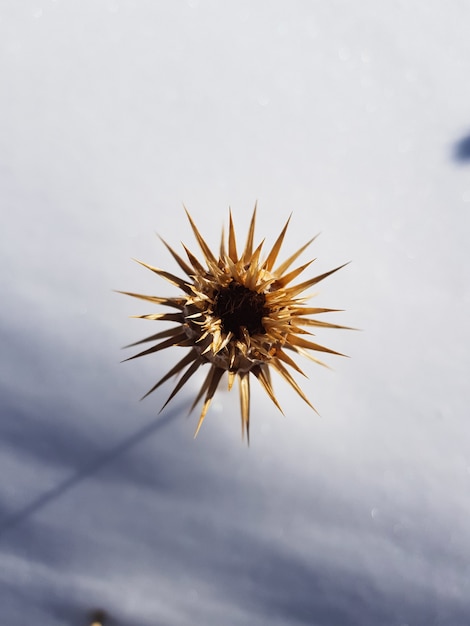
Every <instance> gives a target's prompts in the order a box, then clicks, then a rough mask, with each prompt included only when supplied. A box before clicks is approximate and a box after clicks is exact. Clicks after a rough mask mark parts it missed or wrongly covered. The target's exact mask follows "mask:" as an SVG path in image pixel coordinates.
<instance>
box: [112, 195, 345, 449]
mask: <svg viewBox="0 0 470 626" xmlns="http://www.w3.org/2000/svg"><path fill="white" fill-rule="evenodd" d="M185 210H186V209H185ZM186 214H187V216H188V219H189V222H190V224H191V227H192V230H193V232H194V235H195V237H196V239H197V242H198V244H199V247H200V248H201V251H202V255H203V262H201V261H199V260H198V259H197V258H196V256H195V255H194V254H193V253H192V252H190V251H189V250H188V248H187V247H186V246H185V245H184V244H182V245H183V248H184V250H185V253H186V256H187V259H188V261H185V260H183V259H182V258H181V257H180V256H179V255H178V254H177V253H176V252H175V251H174V250H173V249H172V248H171V247H170V246H169V245H168V244H167V243H166V242H165V241H163V243H164V244H165V246H166V247H167V249H168V250H169V252H170V253H171V255H172V256H173V258H174V259H175V260H176V262H177V263H178V265H179V267H180V268H181V269H182V271H183V272H184V273H185V274H186V276H185V277H184V278H179V277H178V276H175V275H174V274H171V273H169V272H166V271H164V270H162V269H159V268H157V267H153V266H151V265H147V263H143V262H141V261H138V263H140V264H141V265H143V266H144V267H147V268H148V269H149V270H151V271H152V272H154V273H155V274H157V275H158V276H161V277H163V278H165V279H166V280H167V281H169V282H170V283H172V284H173V285H176V286H177V287H178V288H179V289H181V291H182V295H181V296H180V297H174V298H164V297H158V296H147V295H143V294H138V293H132V292H128V291H124V292H120V293H124V294H126V295H129V296H133V297H135V298H140V299H142V300H147V301H148V302H152V303H154V304H160V305H164V306H167V307H170V308H172V309H176V313H174V312H173V313H151V314H149V315H138V316H136V317H138V318H141V319H148V320H158V321H168V322H174V323H175V324H176V326H173V327H171V328H169V329H167V330H163V331H162V332H159V333H157V334H154V335H151V336H150V337H146V338H145V339H142V340H141V341H138V342H137V343H134V344H131V345H132V346H135V345H138V344H142V343H146V342H154V341H156V342H157V343H156V344H155V345H153V346H152V347H151V348H148V349H147V350H144V351H143V352H139V353H138V354H136V355H135V356H132V357H130V359H127V360H131V359H135V358H137V357H140V356H144V355H146V354H154V353H157V352H159V351H161V350H164V349H166V348H170V347H173V346H180V347H184V348H189V352H188V353H187V354H186V355H185V356H184V357H183V358H182V359H181V360H180V361H179V362H178V363H177V364H176V365H175V366H174V367H173V368H171V369H170V371H169V372H167V373H166V374H165V376H163V378H161V379H160V380H159V381H158V382H157V383H156V384H155V385H154V386H153V387H152V388H151V389H150V390H149V391H148V392H147V393H146V394H145V396H144V398H145V397H146V396H148V395H149V394H150V393H152V391H155V389H157V388H158V387H159V386H160V385H161V384H162V383H164V382H166V381H167V380H168V379H169V378H171V377H172V376H175V375H176V374H179V373H180V372H183V370H184V373H183V374H182V376H181V378H180V379H179V381H178V383H177V384H176V386H175V388H174V389H173V391H172V392H171V394H170V396H169V398H168V399H167V401H166V402H165V404H164V405H163V407H162V410H163V408H164V407H165V406H166V405H167V404H168V402H169V401H170V400H171V399H172V398H173V397H174V396H175V395H176V394H177V393H178V391H179V390H180V389H181V388H182V387H183V385H185V383H187V381H188V380H189V379H190V378H191V376H192V375H193V374H194V373H195V372H196V371H197V370H198V369H199V367H200V366H203V365H209V371H208V373H207V376H206V378H205V380H204V382H203V383H202V386H201V388H200V390H199V393H198V395H197V397H196V399H195V401H194V403H193V405H192V409H193V408H194V406H195V405H196V404H197V403H198V402H199V401H200V400H201V398H203V397H204V404H203V407H202V411H201V414H200V417H199V422H198V424H197V428H196V432H195V436H196V435H197V434H198V432H199V429H200V428H201V425H202V422H203V421H204V418H205V416H206V413H207V410H208V408H209V406H210V403H211V401H212V398H213V397H214V394H215V392H216V390H217V387H218V385H219V382H220V380H221V378H222V376H223V374H224V373H225V372H227V375H228V388H229V390H230V389H231V388H232V385H233V382H234V380H235V378H238V384H239V390H240V405H241V419H242V436H243V434H244V433H245V432H246V434H247V438H249V425H250V375H253V376H254V377H255V378H257V379H258V381H259V382H260V383H261V386H262V387H263V388H264V390H265V391H266V392H267V394H268V396H269V397H270V398H271V400H272V401H273V402H274V404H275V405H276V406H277V407H278V408H279V410H281V412H282V409H281V407H280V406H279V402H278V400H277V398H276V395H275V393H274V391H273V388H272V385H271V375H270V371H271V368H272V369H274V370H276V371H277V372H278V373H279V374H280V375H281V376H282V377H283V378H284V379H285V380H286V381H287V382H288V383H289V384H290V385H291V387H293V388H294V389H295V391H296V392H297V393H298V394H299V395H300V397H301V398H302V399H303V400H305V402H306V403H307V404H308V405H309V406H310V407H311V408H312V409H314V410H315V408H314V407H313V406H312V404H311V403H310V402H309V400H308V399H307V397H306V396H305V394H304V393H303V391H302V390H301V389H300V387H299V385H298V384H297V382H296V381H295V380H294V378H293V376H292V374H291V372H290V371H289V368H291V369H293V370H295V371H297V372H299V373H300V374H303V372H302V370H301V369H300V367H299V366H298V365H297V363H296V362H295V361H294V360H293V359H292V356H291V355H292V354H294V355H295V354H296V353H297V354H300V355H302V356H307V357H309V358H310V359H312V360H313V361H315V362H317V363H319V364H320V365H324V363H322V362H321V361H320V360H318V359H317V358H315V357H314V356H312V354H311V353H310V352H309V351H313V352H329V353H331V354H340V353H339V352H335V351H334V350H330V349H329V348H326V347H325V346H322V345H320V344H318V343H315V342H313V341H311V340H310V339H309V338H307V337H306V336H312V334H313V333H311V332H309V331H308V330H306V328H308V327H310V328H312V327H321V328H348V327H346V326H339V325H337V324H330V323H329V322H324V321H320V320H319V319H317V318H316V317H312V316H317V315H320V314H322V313H329V312H333V311H337V310H338V309H326V308H318V307H308V306H306V302H307V301H308V300H309V299H310V297H311V296H309V295H304V296H302V295H300V294H302V293H303V292H305V290H306V289H309V288H310V287H312V286H313V285H316V284H317V283H319V282H320V281H321V280H323V279H324V278H326V277H327V276H329V275H330V274H333V273H334V272H336V271H338V270H339V269H341V268H342V267H344V265H341V266H339V267H336V268H335V269H333V270H331V271H329V272H325V273H324V274H320V275H318V276H315V277H314V278H310V279H308V280H305V281H303V282H300V283H297V284H294V285H292V282H293V281H295V279H296V278H297V277H298V276H299V275H300V274H301V273H302V272H303V271H304V270H305V269H306V268H307V267H308V266H309V265H310V264H311V263H312V261H309V262H308V263H305V264H304V265H301V266H300V267H297V268H296V269H294V270H291V271H287V270H288V269H289V268H290V267H291V265H292V264H293V263H294V261H295V260H296V259H297V258H298V257H299V256H300V254H301V253H302V252H303V251H304V250H305V249H306V248H307V247H308V246H309V245H310V244H311V243H312V241H313V239H315V237H314V238H313V239H311V240H310V241H308V242H307V243H306V244H305V245H304V246H302V247H301V248H299V249H298V250H297V251H296V252H295V253H294V254H293V255H292V256H290V257H289V258H288V259H287V260H286V261H284V262H283V263H281V264H280V265H277V266H275V263H276V260H277V257H278V254H279V251H280V248H281V245H282V243H283V241H284V237H285V234H286V231H287V227H288V224H289V220H290V217H289V219H288V220H287V222H286V224H285V226H284V228H283V229H282V231H281V233H280V235H279V237H278V238H277V240H276V241H275V243H274V245H273V246H272V248H271V250H270V251H269V253H268V254H267V255H266V256H262V247H263V241H262V242H261V243H260V244H259V245H258V246H257V247H256V248H255V247H254V232H255V219H256V205H255V209H254V211H253V216H252V218H251V223H250V228H249V230H248V237H247V240H246V244H245V246H244V248H243V251H242V252H241V253H239V252H238V251H237V243H236V237H235V229H234V226H233V221H232V214H231V212H230V215H229V232H228V237H227V241H226V240H225V235H224V232H223V231H222V239H221V243H220V251H219V254H218V256H216V255H215V254H214V253H213V252H211V250H210V249H209V247H208V245H207V244H206V242H205V240H204V238H203V237H202V235H201V234H200V232H199V230H198V229H197V227H196V225H195V224H194V222H193V220H192V218H191V216H190V215H189V213H188V211H186ZM128 347H130V346H128Z"/></svg>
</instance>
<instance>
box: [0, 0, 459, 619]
mask: <svg viewBox="0 0 470 626" xmlns="http://www.w3.org/2000/svg"><path fill="white" fill-rule="evenodd" d="M469 23H470V3H469V2H466V1H464V0H462V1H458V0H456V1H455V2H452V3H443V2H438V1H437V0H426V1H424V0H413V1H410V0H406V1H399V0H394V1H391V0H385V1H383V2H377V1H376V0H361V2H354V3H353V2H346V1H345V0H341V1H339V0H328V1H327V0H324V1H323V2H306V1H305V0H293V1H292V2H280V1H279V0H275V1H272V2H261V1H255V2H248V1H246V0H237V2H216V1H215V0H188V1H187V2H183V1H176V2H155V1H151V0H142V1H137V0H128V1H125V0H109V1H101V0H80V1H78V0H75V1H74V0H69V1H66V0H56V1H52V0H50V1H43V2H41V0H34V1H33V0H23V1H21V2H9V1H8V0H3V1H0V50H1V53H0V76H1V95H0V103H1V115H0V142H1V150H0V206H1V215H2V228H1V231H0V293H1V294H2V296H1V302H2V304H1V306H0V333H1V344H0V345H1V350H0V410H1V415H0V417H1V419H0V472H1V476H2V480H1V482H0V507H1V519H0V624H1V625H2V626H26V625H28V626H29V625H33V624H34V625H35V626H75V625H76V626H87V625H88V624H90V622H91V620H92V614H93V612H94V611H95V610H97V609H102V610H103V611H105V612H106V614H107V616H108V617H107V621H106V624H107V625H109V626H113V625H115V626H127V625H128V626H157V625H168V626H186V625H188V626H189V625H193V624H201V625H203V626H212V625H214V626H219V625H223V626H239V625H240V626H241V625H250V626H261V625H267V624H269V625H270V626H272V625H275V624H279V625H283V626H284V625H285V626H290V625H292V626H294V625H300V624H305V625H328V626H330V625H331V626H349V625H351V626H352V625H358V626H368V625H371V626H372V625H373V626H377V625H384V626H416V625H419V626H421V625H422V626H432V625H435V626H443V625H450V626H460V625H462V626H464V625H468V624H469V623H470V498H469V494H470V421H469V410H468V407H469V405H470V390H469V383H468V380H469V374H468V372H469V371H470V357H469V340H470V325H469V323H468V320H469V318H470V316H469V313H470V310H469V309H470V294H469V283H470V271H469V265H470V264H469V251H468V245H469V244H468V242H469V240H470V227H469V223H470V220H469V211H470V106H469V105H470V82H469V76H470V37H469V36H468V25H469ZM256 199H258V202H259V214H258V216H259V217H258V229H257V237H258V239H259V240H261V239H262V238H263V237H266V240H267V244H269V242H272V241H273V239H274V237H275V236H277V233H278V232H279V230H280V229H281V227H282V225H283V223H284V222H285V220H286V218H287V216H288V215H289V213H290V212H291V211H293V218H292V220H291V225H290V229H289V232H288V237H287V241H286V246H285V254H286V255H287V254H289V253H292V252H293V250H294V249H295V248H296V247H298V246H299V245H301V244H303V243H304V242H305V241H307V240H308V239H309V238H310V237H311V236H313V235H314V234H316V233H317V232H319V231H321V232H322V235H321V237H319V239H318V240H317V241H316V242H315V244H314V245H313V247H312V249H311V252H310V256H312V255H313V256H315V257H317V259H318V260H317V261H316V262H315V264H314V267H315V270H314V271H318V273H320V272H322V271H326V270H328V269H331V268H332V267H334V266H336V265H339V264H340V263H343V262H345V261H348V260H350V259H351V260H352V261H353V262H352V264H351V265H349V266H348V267H347V268H345V269H343V270H342V271H341V272H339V273H338V274H336V275H335V276H334V277H331V278H330V279H329V280H328V281H326V282H325V283H323V284H322V285H321V289H320V295H319V296H318V298H317V300H316V302H317V303H318V304H319V305H322V306H329V307H335V308H341V309H346V312H344V313H338V314H335V317H334V320H337V321H338V322H339V323H344V324H349V325H352V326H357V327H360V328H361V329H363V331H362V332H360V333H355V332H354V333H353V332H347V331H331V330H330V331H325V332H324V333H320V334H319V339H321V340H322V341H324V342H325V343H326V344H327V345H331V346H332V347H333V348H335V349H337V350H339V351H342V352H346V353H347V354H349V355H350V356H351V357H352V358H351V359H339V358H334V357H332V358H329V359H328V363H329V364H330V365H331V366H332V367H333V368H334V371H333V372H332V371H328V370H326V369H323V368H319V367H318V366H315V365H314V364H310V363H308V362H306V363H305V367H306V371H307V372H308V374H309V381H305V382H304V383H303V386H304V388H305V389H306V391H307V393H308V395H309V396H310V398H311V399H312V400H313V402H314V404H315V405H316V407H317V408H318V410H319V411H320V413H321V416H322V417H318V416H316V415H315V414H314V413H313V412H312V411H311V410H310V409H309V408H308V407H307V406H306V405H304V404H303V403H302V401H301V400H300V399H299V398H298V397H297V396H296V395H295V393H294V392H293V391H292V390H290V389H289V388H288V387H287V386H286V385H285V384H283V382H282V381H281V380H277V379H276V380H275V381H274V382H275V383H276V389H277V390H278V393H279V397H280V401H281V404H282V406H283V408H284V411H285V414H286V416H285V417H283V416H282V415H281V414H280V413H278V412H277V411H276V409H275V408H274V407H273V405H272V404H271V403H270V401H269V399H268V398H267V397H266V396H265V394H264V392H263V391H262V390H261V389H260V388H259V389H258V388H257V386H255V385H253V401H252V427H251V446H250V448H247V447H246V445H244V444H242V443H241V441H240V420H239V410H238V397H237V394H236V393H232V394H228V393H226V392H222V393H220V394H219V395H218V396H217V399H216V400H215V402H214V405H213V408H212V409H211V412H210V413H209V415H208V417H207V418H206V422H205V424H204V426H203V428H202V431H201V433H200V435H199V437H198V438H197V440H196V441H193V438H192V436H193V432H194V428H195V425H196V419H197V415H196V414H193V415H192V416H191V417H190V419H189V420H187V419H186V415H187V411H188V407H189V406H190V404H191V402H192V398H193V397H194V393H195V391H196V390H197V388H198V384H199V380H198V381H195V382H194V383H191V384H188V385H187V388H185V391H184V393H181V394H179V396H177V398H175V400H174V401H173V403H172V404H170V405H169V407H168V408H167V409H166V410H165V412H164V413H162V414H161V415H160V416H158V415H157V412H158V410H159V408H160V406H161V404H162V403H163V402H164V400H165V399H166V397H167V395H168V393H169V391H170V389H171V384H169V385H167V386H165V387H164V388H163V389H161V390H158V392H156V393H155V394H153V395H152V396H150V397H149V398H148V399H146V400H145V401H144V402H142V403H139V402H138V398H139V397H140V395H142V394H143V393H145V392H146V391H147V390H148V388H149V387H151V386H152V384H153V383H154V382H155V381H156V380H157V378H158V377H159V376H160V375H162V374H163V372H164V371H166V370H167V369H168V365H169V364H171V363H174V362H176V359H177V358H179V357H180V356H181V352H178V351H176V350H175V352H176V354H173V353H171V352H170V353H167V355H165V356H164V357H162V358H160V359H159V358H152V357H149V358H148V359H138V360H136V361H132V362H131V363H126V364H120V363H119V361H120V359H121V358H124V357H125V356H129V355H130V353H129V352H127V351H126V352H125V353H122V352H120V351H119V348H120V346H122V345H125V344H127V343H130V342H132V341H136V340H138V339H140V338H142V337H144V336H146V335H148V334H150V333H151V332H152V331H153V330H154V329H155V325H152V323H151V322H146V321H140V320H135V319H128V317H127V316H128V315H131V314H142V313H147V312H151V307H148V306H145V303H140V302H139V301H132V300H131V299H130V298H125V297H124V296H120V295H118V294H116V293H114V292H113V291H112V289H124V290H133V291H142V292H144V293H145V292H147V293H154V294H156V295H157V294H158V295H165V294H169V293H171V287H169V286H167V285H166V284H165V282H164V281H163V280H158V279H157V278H156V277H155V276H153V275H152V274H150V273H149V272H147V271H146V270H144V269H143V268H141V267H139V266H138V265H136V264H135V263H133V262H132V261H131V260H130V259H131V257H134V258H138V259H142V260H144V261H146V262H148V263H151V264H154V265H158V266H162V267H165V268H167V269H169V270H170V271H171V270H173V271H174V270H175V263H174V262H173V261H172V260H171V259H170V258H169V255H168V252H167V251H166V250H165V248H164V246H163V245H162V244H161V243H160V241H159V240H158V239H157V238H156V237H155V235H154V232H158V233H159V234H160V235H162V236H163V237H164V238H165V239H166V240H167V241H168V242H169V243H170V244H171V245H173V246H174V247H176V248H178V247H179V241H180V240H183V241H185V242H186V243H187V244H188V245H189V246H190V248H191V249H193V250H194V251H196V250H197V246H196V244H195V242H194V238H193V236H192V234H191V230H190V227H189V225H188V224H187V222H186V220H185V217H184V212H183V209H182V206H181V203H182V202H184V203H185V204H186V205H187V206H188V208H189V209H190V211H191V212H192V214H193V216H194V219H195V221H196V223H197V224H198V225H199V226H200V228H201V231H202V232H203V234H204V235H205V236H206V238H207V239H208V241H209V243H210V244H211V245H213V246H215V245H217V244H218V239H219V233H220V229H221V227H222V225H223V224H226V223H227V216H228V206H229V205H231V206H232V209H233V212H234V218H235V223H236V226H237V229H238V230H239V231H240V232H241V239H242V240H243V239H244V237H245V233H246V229H247V226H248V222H249V216H250V214H251V211H252V207H253V205H254V202H255V200H256ZM308 258H309V257H308V255H306V257H305V259H306V260H307V259H308ZM149 308H150V310H149ZM149 328H150V332H149V330H148V329H149ZM160 328H161V327H160Z"/></svg>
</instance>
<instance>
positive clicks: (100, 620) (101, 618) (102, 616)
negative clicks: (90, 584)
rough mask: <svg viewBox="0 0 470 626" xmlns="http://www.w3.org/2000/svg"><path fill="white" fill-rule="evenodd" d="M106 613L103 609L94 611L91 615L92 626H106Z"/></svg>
mask: <svg viewBox="0 0 470 626" xmlns="http://www.w3.org/2000/svg"><path fill="white" fill-rule="evenodd" d="M105 621H106V613H105V612H104V611H102V610H101V609H98V610H97V611H94V612H93V613H92V614H91V615H90V626H105Z"/></svg>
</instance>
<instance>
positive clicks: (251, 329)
mask: <svg viewBox="0 0 470 626" xmlns="http://www.w3.org/2000/svg"><path fill="white" fill-rule="evenodd" d="M265 305H266V296H265V295H264V293H258V292H256V291H252V290H251V289H248V288H247V287H244V286H243V285H239V284H238V283H236V282H235V281H232V282H231V283H230V284H229V285H228V286H227V287H224V288H223V289H221V290H220V291H218V292H217V293H216V296H215V302H214V315H216V316H217V317H220V319H221V321H222V330H223V331H224V332H225V333H229V332H232V333H233V334H234V335H235V337H236V338H237V339H243V333H242V328H246V330H247V331H248V333H249V334H250V335H263V334H265V333H266V331H265V329H264V326H263V317H264V316H265V315H267V309H266V306H265Z"/></svg>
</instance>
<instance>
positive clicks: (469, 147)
mask: <svg viewBox="0 0 470 626" xmlns="http://www.w3.org/2000/svg"><path fill="white" fill-rule="evenodd" d="M454 159H455V160H456V161H459V163H464V162H466V161H470V135H467V136H466V137H463V138H462V139H460V141H458V142H457V143H456V144H455V147H454Z"/></svg>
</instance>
